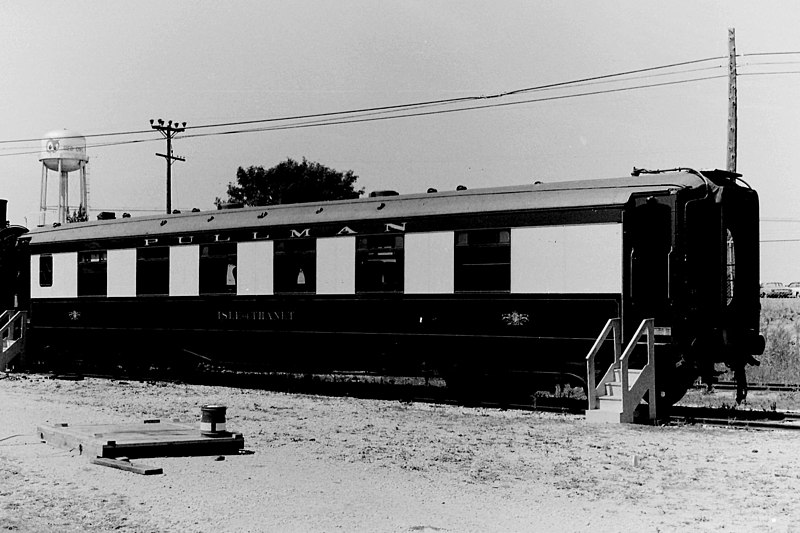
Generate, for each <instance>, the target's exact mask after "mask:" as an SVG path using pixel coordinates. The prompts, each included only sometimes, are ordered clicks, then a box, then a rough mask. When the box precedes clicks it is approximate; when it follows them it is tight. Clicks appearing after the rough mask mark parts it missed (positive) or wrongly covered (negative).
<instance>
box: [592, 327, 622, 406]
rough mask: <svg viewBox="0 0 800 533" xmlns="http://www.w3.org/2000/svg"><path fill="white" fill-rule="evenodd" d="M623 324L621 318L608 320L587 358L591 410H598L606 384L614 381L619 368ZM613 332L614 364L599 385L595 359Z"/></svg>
mask: <svg viewBox="0 0 800 533" xmlns="http://www.w3.org/2000/svg"><path fill="white" fill-rule="evenodd" d="M621 323H622V321H621V320H620V319H619V318H610V319H608V322H606V325H605V327H603V331H602V332H601V333H600V336H599V337H597V340H596V341H594V345H592V349H591V350H589V354H588V355H587V356H586V371H587V382H586V396H587V397H588V399H589V409H597V402H598V398H599V397H600V396H602V394H601V393H602V392H604V391H605V384H606V383H608V382H609V381H613V378H614V369H615V368H619V360H620V357H621V355H622V326H621ZM612 332H613V334H614V362H613V363H612V364H611V365H610V366H609V367H608V370H606V373H605V374H604V375H603V378H602V379H601V380H600V384H599V385H598V384H597V383H596V380H595V369H596V365H595V359H596V358H597V353H598V352H599V351H600V348H601V347H602V346H603V343H605V342H606V340H607V339H608V335H609V334H610V333H612Z"/></svg>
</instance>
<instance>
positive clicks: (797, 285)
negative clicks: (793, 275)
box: [787, 281, 800, 298]
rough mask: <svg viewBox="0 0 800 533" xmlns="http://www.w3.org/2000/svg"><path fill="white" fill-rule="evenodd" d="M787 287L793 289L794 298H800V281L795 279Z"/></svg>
mask: <svg viewBox="0 0 800 533" xmlns="http://www.w3.org/2000/svg"><path fill="white" fill-rule="evenodd" d="M787 287H789V288H790V289H792V298H800V281H793V282H791V283H790V284H788V285H787Z"/></svg>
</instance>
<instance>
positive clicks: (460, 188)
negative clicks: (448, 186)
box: [456, 185, 467, 191]
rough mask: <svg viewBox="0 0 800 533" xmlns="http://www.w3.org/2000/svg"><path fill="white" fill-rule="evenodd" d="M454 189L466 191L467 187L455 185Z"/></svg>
mask: <svg viewBox="0 0 800 533" xmlns="http://www.w3.org/2000/svg"><path fill="white" fill-rule="evenodd" d="M456 190H457V191H466V190H467V187H466V185H459V186H458V187H456Z"/></svg>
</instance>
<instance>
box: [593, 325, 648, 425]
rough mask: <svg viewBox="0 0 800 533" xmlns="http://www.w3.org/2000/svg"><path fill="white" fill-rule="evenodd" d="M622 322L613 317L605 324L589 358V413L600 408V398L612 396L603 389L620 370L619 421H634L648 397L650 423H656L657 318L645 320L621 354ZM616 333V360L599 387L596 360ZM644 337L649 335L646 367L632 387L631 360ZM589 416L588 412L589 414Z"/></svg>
mask: <svg viewBox="0 0 800 533" xmlns="http://www.w3.org/2000/svg"><path fill="white" fill-rule="evenodd" d="M621 324H622V322H621V320H620V319H619V318H612V319H609V320H608V322H606V325H605V327H604V328H603V331H602V332H601V333H600V336H599V337H598V338H597V340H596V341H595V343H594V345H593V346H592V349H591V350H590V351H589V354H588V355H587V356H586V369H587V373H588V376H587V378H588V379H587V391H586V395H587V397H588V399H589V410H592V409H598V408H599V407H600V397H601V396H609V395H611V393H607V392H606V391H605V390H604V389H605V387H606V384H607V383H614V382H617V379H616V376H615V372H616V371H617V370H618V371H619V381H618V382H617V383H619V384H618V385H616V387H619V389H621V393H622V398H621V411H620V412H619V421H620V422H633V418H634V413H635V411H636V408H637V407H638V405H639V403H640V402H641V400H642V399H643V398H644V395H645V394H646V393H647V394H649V396H648V401H647V403H648V408H649V418H650V420H656V400H657V398H656V387H655V335H654V332H655V319H652V318H647V319H645V320H642V323H641V324H640V325H639V328H638V329H637V330H636V333H634V335H633V337H632V338H631V339H630V342H629V343H628V345H627V347H626V348H625V351H622V340H621V339H622V336H621V328H622V326H621ZM612 332H613V334H614V361H613V362H612V363H611V364H610V365H609V367H608V370H607V371H606V373H605V375H604V376H603V378H602V380H601V381H600V383H599V384H596V383H595V381H596V380H595V367H596V365H595V359H596V356H597V353H598V352H599V351H600V348H601V346H602V345H603V343H604V342H606V340H607V338H608V336H609V335H610V334H611V333H612ZM642 335H647V342H646V344H647V364H646V365H645V366H644V368H642V369H641V370H640V371H639V375H638V377H636V378H635V380H634V383H633V385H631V384H630V376H629V369H628V365H629V361H630V357H631V354H632V353H633V351H634V349H635V348H636V346H638V345H639V344H640V342H639V340H640V339H641V337H642ZM587 414H588V413H587Z"/></svg>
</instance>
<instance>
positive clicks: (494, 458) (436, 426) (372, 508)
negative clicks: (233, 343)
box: [0, 374, 800, 533]
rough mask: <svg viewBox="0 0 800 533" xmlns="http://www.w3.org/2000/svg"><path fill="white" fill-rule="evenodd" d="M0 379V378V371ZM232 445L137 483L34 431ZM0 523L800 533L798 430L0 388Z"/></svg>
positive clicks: (40, 385)
mask: <svg viewBox="0 0 800 533" xmlns="http://www.w3.org/2000/svg"><path fill="white" fill-rule="evenodd" d="M0 377H2V375H0ZM212 403H217V404H221V405H225V406H227V408H228V410H227V417H226V418H227V424H228V429H229V430H231V431H236V432H241V433H242V434H243V435H244V440H245V451H246V453H242V454H239V455H229V456H225V458H224V460H217V459H218V457H217V456H213V457H208V456H206V457H170V458H167V457H158V458H147V459H142V460H140V461H134V463H144V464H147V465H152V466H159V467H162V468H163V470H164V473H163V475H151V476H142V475H137V474H134V473H130V472H126V471H122V470H116V469H111V468H106V467H102V466H98V465H93V464H91V463H89V461H88V458H87V457H86V456H81V455H79V454H78V451H77V450H66V449H61V448H56V447H53V446H50V445H48V444H45V443H42V442H41V441H40V440H39V439H38V438H37V435H36V426H37V425H41V424H53V423H59V422H67V423H70V424H73V425H75V424H101V423H126V422H139V421H141V420H143V419H148V418H161V419H168V420H170V419H176V418H177V419H182V420H187V421H194V422H199V419H200V406H201V405H206V404H212ZM0 439H2V440H0V531H6V530H7V531H16V532H25V533H34V532H35V533H41V532H67V533H69V532H82V533H91V532H98V531H122V532H181V533H183V532H237V533H238V532H328V531H347V532H370V533H371V532H482V533H483V532H528V531H532V532H537V531H544V532H551V531H559V532H561V531H593V532H605V531H609V532H616V531H623V530H635V531H643V532H646V531H720V530H724V531H747V532H751V531H800V506H798V504H797V501H796V500H797V494H798V493H800V435H798V434H796V433H790V432H779V431H764V430H747V429H727V428H717V427H703V426H661V427H649V426H631V425H625V426H615V425H591V424H587V423H586V422H585V420H584V419H583V417H582V416H573V415H555V414H548V413H530V412H521V411H502V410H495V409H482V408H465V407H453V406H437V405H429V404H411V403H402V402H398V401H381V400H364V399H354V398H338V397H325V396H311V395H289V394H281V393H275V392H267V391H253V390H241V389H233V388H223V387H208V386H195V385H182V384H171V383H167V384H153V383H141V382H132V381H131V382H124V381H114V380H103V379H85V380H83V381H76V382H72V381H59V380H53V379H49V378H47V377H46V376H36V375H24V374H10V375H8V376H6V377H5V379H0Z"/></svg>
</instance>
